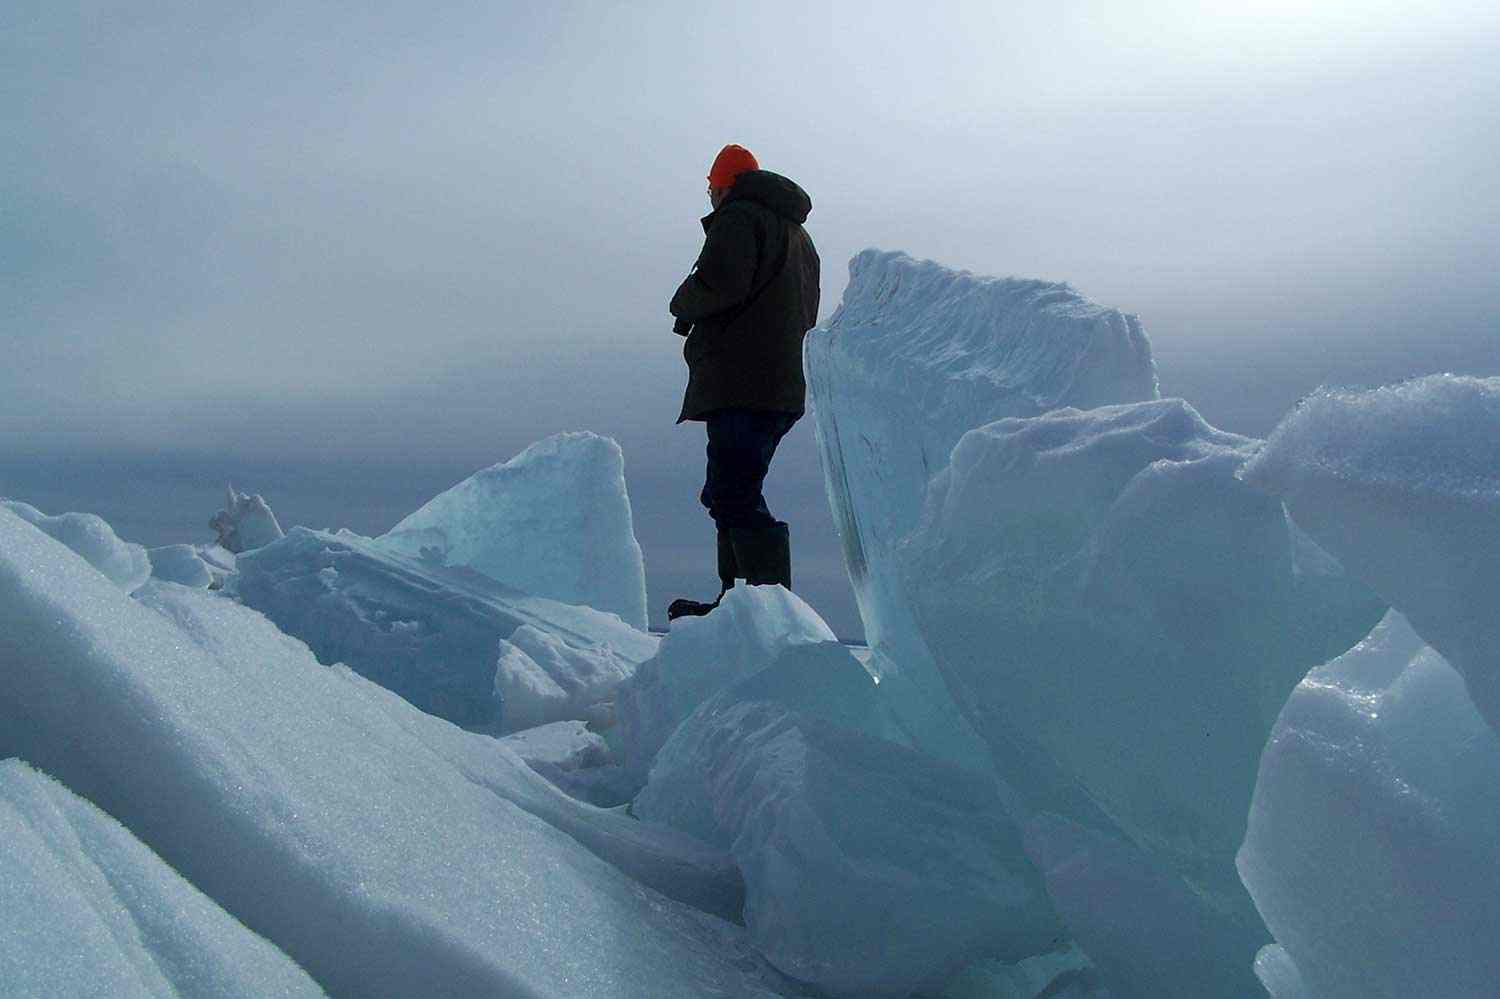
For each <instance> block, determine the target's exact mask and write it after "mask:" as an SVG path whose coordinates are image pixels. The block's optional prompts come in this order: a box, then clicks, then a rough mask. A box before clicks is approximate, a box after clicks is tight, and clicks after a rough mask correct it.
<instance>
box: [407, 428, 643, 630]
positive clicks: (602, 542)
mask: <svg viewBox="0 0 1500 999" xmlns="http://www.w3.org/2000/svg"><path fill="white" fill-rule="evenodd" d="M378 541H379V543H380V544H382V545H385V546H387V547H389V548H390V549H391V550H392V551H397V552H401V553H403V554H406V555H411V556H423V557H426V558H429V559H432V560H435V561H437V562H439V563H441V564H445V565H454V566H467V567H468V568H470V569H473V570H475V571H476V572H482V573H484V574H485V575H486V576H489V577H491V578H492V579H495V580H497V581H499V582H501V583H505V584H507V585H509V586H513V587H515V588H516V589H518V590H523V591H525V592H527V593H530V594H533V595H535V596H539V597H550V598H551V599H553V600H557V601H559V602H561V603H568V604H584V605H586V606H588V607H594V608H597V609H599V610H602V611H611V612H613V613H615V614H618V615H620V617H621V618H622V619H623V620H624V621H625V622H626V623H628V624H630V625H633V626H634V627H636V628H639V629H641V630H642V631H644V630H645V629H646V570H645V562H644V560H643V559H642V556H641V546H640V545H639V544H638V543H637V542H636V539H635V532H634V529H633V527H632V526H631V516H630V497H629V495H628V494H627V493H626V491H625V459H624V456H623V455H622V454H621V452H620V446H619V445H618V444H616V443H615V442H614V441H613V440H611V439H609V438H607V437H600V436H598V435H597V434H591V433H563V434H556V435H554V436H552V437H548V438H547V439H546V440H543V441H539V442H537V443H536V444H533V445H531V446H530V447H528V448H527V449H526V450H524V451H522V452H521V453H520V454H518V455H516V456H515V457H514V458H512V459H511V460H510V461H507V462H504V463H503V464H498V465H493V466H491V467H489V468H486V469H483V470H482V471H479V472H475V473H474V474H473V475H471V476H469V477H468V478H467V479H465V480H464V481H462V482H460V483H459V484H458V485H456V486H454V487H453V488H451V489H449V490H448V491H446V492H444V493H441V494H439V495H438V496H435V497H434V498H433V499H431V500H429V501H428V502H427V503H426V504H425V505H424V506H423V507H422V508H421V509H419V510H417V511H416V512H415V513H413V514H411V515H410V516H408V517H407V518H406V519H404V520H402V521H401V522H400V523H399V524H397V525H396V526H395V527H394V528H392V529H391V530H390V532H389V533H387V534H385V535H382V536H381V537H380V538H379V539H378Z"/></svg>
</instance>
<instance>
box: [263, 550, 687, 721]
mask: <svg viewBox="0 0 1500 999" xmlns="http://www.w3.org/2000/svg"><path fill="white" fill-rule="evenodd" d="M237 565H238V575H237V576H236V578H235V580H234V591H235V593H237V594H238V596H239V598H240V599H241V600H243V601H244V603H245V604H247V605H248V606H250V607H254V608H255V609H256V610H258V611H260V612H262V613H263V614H265V615H266V616H267V617H269V618H270V619H271V620H272V621H273V622H275V623H276V625H277V626H278V627H279V628H281V630H282V631H285V632H286V633H287V634H289V635H295V636H296V637H297V638H300V639H301V640H302V641H304V642H306V643H307V644H308V645H309V646H310V647H311V648H312V650H313V652H314V654H316V655H317V657H318V658H319V659H320V660H321V661H323V662H325V663H335V662H342V663H345V664H347V665H348V666H350V667H352V668H353V669H354V670H356V671H357V672H359V673H361V674H362V675H364V676H366V677H369V678H370V679H372V680H374V681H375V682H376V683H379V684H380V685H382V686H384V687H387V688H389V689H391V690H394V691H395V692H396V693H398V694H400V695H401V696H402V697H405V698H406V699H407V700H409V701H411V702H412V703H413V704H415V705H416V706H417V707H419V708H422V709H423V710H424V711H428V712H431V713H433V714H437V715H441V716H442V717H444V718H447V719H449V720H451V721H455V722H457V723H459V724H461V725H466V726H471V727H490V726H495V725H501V726H505V725H506V724H507V723H506V719H505V708H504V707H503V705H501V704H500V702H499V701H498V699H497V698H496V680H497V670H498V668H499V666H500V661H501V659H502V656H503V655H511V654H510V653H509V651H508V650H506V649H504V648H502V645H501V643H502V641H503V640H508V639H511V638H512V637H513V636H514V635H515V633H516V631H517V629H518V628H520V627H522V626H523V625H534V626H536V627H538V628H540V629H541V630H542V631H543V632H545V633H546V634H547V635H548V636H550V638H549V639H548V641H552V642H561V643H566V644H567V645H569V646H571V647H573V648H574V649H577V650H581V651H580V656H581V660H589V661H591V662H594V663H595V664H596V665H597V666H598V669H599V670H600V671H601V674H602V673H603V672H607V671H608V670H609V669H616V668H619V669H624V668H628V667H630V666H632V665H633V664H634V663H638V662H640V661H641V660H643V659H645V658H647V657H648V656H650V655H651V654H652V653H654V652H655V651H656V645H657V640H656V639H655V638H653V637H652V636H650V635H648V634H646V633H644V632H641V631H637V630H636V629H634V628H632V627H630V626H629V625H627V624H625V623H624V622H623V621H621V620H620V618H619V617H618V616H616V615H614V614H608V613H605V612H603V611H597V610H592V609H590V608H587V607H574V606H570V605H568V604H561V603H558V602H557V601H555V600H548V599H545V598H542V597H534V596H530V595H527V594H525V593H522V592H520V591H518V590H515V589H512V588H511V587H508V586H505V585H504V584H501V583H497V582H495V581H494V580H493V579H491V578H490V577H488V576H485V575H483V574H481V573H478V572H476V571H474V570H472V569H468V568H463V567H448V566H443V565H441V564H439V563H437V562H434V561H431V560H424V559H421V558H413V557H409V556H406V555H402V554H400V553H398V552H394V551H391V550H390V549H389V548H388V547H387V546H384V545H381V544H377V543H375V542H372V541H371V540H370V539H368V538H362V537H360V536H359V535H357V534H352V533H350V532H348V531H340V532H339V533H337V534H329V533H327V532H323V531H310V530H308V529H307V528H303V527H294V528H292V530H291V533H290V534H288V535H287V536H286V537H284V538H282V539H281V540H280V541H277V542H276V543H274V544H271V545H267V546H266V547H264V548H261V549H258V550H256V551H254V552H247V553H246V554H244V555H241V556H240V557H239V558H238V559H237ZM540 645H541V643H540V642H538V643H534V645H533V647H535V648H540ZM581 660H580V661H579V662H572V661H571V660H570V662H571V663H572V667H576V668H577V670H578V673H577V675H576V676H575V677H574V679H577V680H578V681H579V683H580V686H579V687H578V688H576V689H577V690H581V691H584V693H585V694H586V695H587V696H588V697H602V696H604V694H603V691H604V688H605V687H606V686H607V684H606V683H604V682H603V681H602V679H601V674H595V675H592V676H590V675H588V674H587V671H586V670H584V668H583V666H582V665H581ZM511 661H514V662H521V660H520V658H519V657H518V656H514V655H511V659H510V660H507V662H511ZM532 665H535V666H537V672H536V674H533V675H532V676H531V678H532V679H533V680H534V681H535V691H534V693H533V692H531V691H527V692H523V694H524V696H521V697H520V704H519V705H518V710H520V711H521V712H522V714H523V717H522V719H521V720H520V722H519V724H520V725H526V724H534V723H535V722H537V721H550V720H557V719H558V718H560V717H563V716H565V715H566V714H567V711H566V710H563V709H565V708H566V706H567V705H568V704H570V703H572V700H571V696H572V695H571V694H570V692H569V690H568V689H566V688H564V687H562V686H561V685H560V681H562V680H567V682H570V683H571V682H573V681H572V680H570V679H568V678H567V676H565V675H564V674H562V673H559V674H558V675H557V676H556V677H554V676H551V675H550V674H547V673H546V671H545V670H544V669H542V668H541V666H539V665H537V664H536V663H535V661H534V660H532ZM570 668H571V667H570ZM544 679H545V680H547V681H549V682H551V684H552V686H551V687H546V686H545V685H543V684H542V681H543V680H544ZM584 681H587V682H586V683H585V682H584ZM559 692H560V693H561V696H560V697H559V696H558V693H559ZM528 698H529V700H528ZM528 714H529V716H528ZM511 727H515V726H511Z"/></svg>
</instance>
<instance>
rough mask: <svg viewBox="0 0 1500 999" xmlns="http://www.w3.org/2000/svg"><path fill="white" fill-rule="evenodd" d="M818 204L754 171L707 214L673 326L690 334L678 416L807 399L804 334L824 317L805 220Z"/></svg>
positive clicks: (791, 408)
mask: <svg viewBox="0 0 1500 999" xmlns="http://www.w3.org/2000/svg"><path fill="white" fill-rule="evenodd" d="M811 211H812V201H811V199H809V198H808V196H807V193H806V192H805V191H803V190H802V188H800V187H798V186H797V185H796V184H794V183H793V182H792V181H790V180H788V179H787V178H785V177H783V176H781V175H780V174H776V173H771V172H770V171H768V170H750V171H747V172H745V173H742V174H740V175H739V177H738V178H737V179H736V180H735V183H734V187H732V188H731V189H730V191H729V194H728V196H727V197H726V198H725V199H724V201H722V202H720V204H719V207H718V209H717V210H716V211H714V212H713V213H711V214H709V215H707V216H706V217H704V219H703V230H704V232H705V233H707V236H708V238H707V239H706V240H705V241H704V243H703V252H702V253H700V254H699V255H698V263H697V265H696V266H695V267H694V269H693V273H691V274H689V275H688V277H687V280H685V281H683V282H682V285H681V286H680V287H679V288H678V289H677V293H676V294H675V295H673V296H672V304H671V310H672V315H674V316H676V317H677V324H676V327H675V328H676V331H677V332H678V333H680V334H684V335H686V336H687V342H686V343H685V344H683V348H682V353H683V356H684V357H685V358H686V359H687V364H688V385H687V393H686V395H685V397H684V398H683V401H682V415H681V416H679V417H678V418H677V422H678V423H681V422H682V421H683V420H701V419H703V417H704V415H705V414H707V413H711V412H713V411H714V410H716V409H727V408H731V407H732V408H738V409H765V410H772V411H775V412H782V413H796V414H799V415H800V414H801V413H802V412H803V411H804V409H805V408H806V402H807V383H806V382H805V381H804V380H803V376H802V338H803V336H804V335H806V333H807V331H808V330H810V329H812V327H813V325H814V324H815V323H816V322H817V316H818V251H817V250H815V249H814V248H813V243H812V239H811V238H810V237H809V236H808V235H807V231H806V230H804V229H803V228H802V223H803V222H805V221H807V216H808V213H809V212H811Z"/></svg>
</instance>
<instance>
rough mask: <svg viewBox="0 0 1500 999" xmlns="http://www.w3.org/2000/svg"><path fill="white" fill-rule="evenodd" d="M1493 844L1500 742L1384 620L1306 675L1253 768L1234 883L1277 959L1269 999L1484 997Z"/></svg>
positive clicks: (1434, 657)
mask: <svg viewBox="0 0 1500 999" xmlns="http://www.w3.org/2000/svg"><path fill="white" fill-rule="evenodd" d="M1496 828H1500V737H1497V736H1496V734H1495V732H1494V731H1493V730H1492V729H1491V728H1490V727H1489V725H1487V724H1486V722H1485V720H1484V719H1483V718H1482V717H1481V716H1480V714H1479V712H1478V710H1477V709H1476V707H1475V705H1474V702H1473V701H1472V700H1471V699H1470V698H1469V696H1468V692H1467V690H1466V689H1465V685H1464V683H1463V679H1462V677H1460V675H1459V674H1458V672H1457V671H1456V670H1454V669H1453V668H1452V667H1451V666H1450V665H1449V664H1448V663H1447V661H1446V660H1445V659H1444V658H1443V657H1442V656H1441V655H1440V654H1439V653H1438V652H1437V651H1436V650H1434V649H1433V648H1431V647H1429V646H1428V645H1426V644H1425V642H1424V641H1423V638H1422V636H1419V635H1418V634H1417V633H1416V631H1415V630H1413V628H1412V627H1411V625H1410V624H1409V623H1408V622H1407V620H1406V619H1405V618H1404V617H1403V616H1402V615H1401V614H1400V613H1399V612H1397V611H1391V612H1390V613H1389V614H1388V615H1387V617H1386V618H1385V620H1384V621H1383V622H1382V623H1381V624H1380V626H1379V627H1378V628H1377V629H1376V630H1375V631H1374V632H1373V633H1372V634H1371V635H1370V636H1369V637H1368V638H1366V639H1365V641H1363V642H1361V643H1360V644H1359V645H1358V646H1356V647H1355V648H1354V649H1352V650H1351V651H1349V652H1348V653H1346V654H1345V655H1343V656H1341V657H1340V658H1338V659H1336V660H1334V661H1333V662H1330V663H1328V664H1327V665H1325V666H1323V667H1320V668H1319V669H1316V670H1313V671H1312V672H1311V673H1309V674H1308V676H1307V678H1306V679H1305V680H1304V681H1303V682H1302V683H1301V684H1300V685H1299V686H1298V687H1297V689H1296V691H1295V692H1294V693H1293V694H1292V697H1291V699H1290V700H1289V701H1288V702H1287V704H1286V707H1285V708H1284V709H1283V710H1282V712H1281V716H1280V718H1279V719H1278V720H1277V722H1276V727H1275V730H1274V731H1273V733H1272V735H1271V740H1270V742H1269V743H1268V744H1267V746H1266V750H1265V756H1264V758H1263V759H1262V760H1261V766H1260V777H1259V781H1258V782H1257V784H1256V789H1255V798H1254V803H1253V806H1252V808H1251V811H1250V819H1249V829H1248V831H1247V833H1246V836H1245V843H1244V847H1243V849H1242V850H1241V852H1240V857H1239V868H1240V873H1241V875H1242V876H1243V878H1244V880H1245V884H1246V885H1247V886H1248V887H1249V889H1250V892H1251V894H1252V895H1253V896H1254V898H1255V904H1256V906H1257V907H1258V908H1259V909H1260V912H1261V914H1262V915H1263V916H1264V917H1265V921H1266V925H1267V926H1269V927H1270V929H1271V931H1272V932H1273V933H1274V934H1275V936H1276V940H1277V943H1278V944H1279V945H1280V947H1281V951H1280V952H1276V951H1272V952H1270V953H1265V954H1262V955H1261V960H1260V961H1258V962H1257V967H1258V970H1259V971H1260V973H1261V975H1262V978H1263V980H1265V981H1266V983H1267V985H1268V986H1269V987H1271V990H1272V993H1273V995H1275V996H1276V997H1277V999H1289V997H1295V996H1299V995H1306V996H1317V997H1319V999H1353V997H1356V996H1358V997H1361V999H1394V997H1397V996H1418V995H1420V996H1423V997H1430V999H1458V997H1460V996H1463V997H1472V996H1481V995H1493V994H1494V989H1495V983H1496V982H1497V981H1500V947H1497V946H1496V942H1497V940H1500V842H1497V840H1496V838H1495V830H1496ZM1299 979H1300V982H1303V983H1305V985H1302V986H1301V988H1300V991H1299V987H1298V982H1299Z"/></svg>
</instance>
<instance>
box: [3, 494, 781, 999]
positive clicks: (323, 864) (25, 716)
mask: <svg viewBox="0 0 1500 999" xmlns="http://www.w3.org/2000/svg"><path fill="white" fill-rule="evenodd" d="M142 598H143V599H144V600H145V601H146V602H145V603H142V602H140V601H137V600H133V599H131V598H129V597H127V596H126V595H125V594H123V593H121V592H120V591H119V589H118V588H117V587H115V586H114V585H113V584H111V583H110V582H108V581H107V580H105V579H104V578H103V577H101V576H100V575H99V573H98V572H96V571H95V570H94V569H93V568H91V567H90V566H88V565H87V564H86V563H84V562H83V561H82V560H81V559H80V558H79V557H78V556H76V555H75V554H73V553H72V552H71V551H69V550H68V549H67V548H65V547H63V546H62V545H60V544H58V543H56V542H55V541H53V540H52V539H50V538H48V537H47V536H46V535H44V534H42V533H41V532H40V531H38V530H36V529H35V528H33V527H32V526H30V525H29V524H27V523H25V522H24V521H22V520H21V519H20V518H18V517H16V516H15V515H14V514H12V513H10V512H9V511H3V510H0V757H5V756H19V757H22V758H24V759H26V760H28V761H30V762H31V763H33V764H34V765H36V766H37V767H39V768H42V769H45V770H46V771H47V772H49V773H52V774H54V775H55V776H56V777H57V778H58V779H59V780H61V781H63V782H65V783H66V784H67V786H68V787H69V788H71V789H72V790H74V791H75V792H77V793H79V794H80V795H82V796H84V797H86V798H87V799H88V800H90V801H92V802H94V803H95V804H97V805H98V806H99V807H101V808H103V809H104V810H106V811H107V812H109V813H110V814H111V815H113V816H115V817H116V818H118V819H119V820H120V821H121V822H123V823H124V824H125V826H126V827H127V828H129V829H130V831H131V832H132V833H133V834H134V835H135V836H136V837H137V838H139V839H140V840H141V841H142V842H144V843H145V844H146V845H147V846H149V847H150V848H151V849H152V850H154V851H155V852H156V853H157V854H158V855H160V856H161V857H162V859H163V860H165V861H166V862H167V863H168V864H170V865H171V866H172V867H173V868H175V869H176V870H177V871H179V872H181V873H182V875H183V876H184V877H186V878H188V879H189V880H190V881H191V882H192V883H193V884H194V885H195V886H196V887H197V888H198V889H200V890H201V891H203V892H205V893H206V894H207V895H208V896H209V897H211V898H213V899H214V901H215V902H216V903H218V904H219V905H220V906H221V907H223V908H224V909H225V910H226V911H228V912H229V913H231V914H232V915H234V916H235V917H236V918H237V919H239V920H240V921H242V922H243V923H244V924H245V925H246V926H247V927H249V928H251V929H252V930H254V931H256V932H257V933H259V934H261V935H262V936H264V937H265V938H266V939H267V940H269V941H270V942H271V943H273V944H274V945H276V946H277V947H278V948H280V949H281V950H282V951H283V952H284V953H286V954H288V955H289V956H291V957H292V958H293V959H295V960H296V961H297V962H298V963H299V964H300V965H301V966H302V967H303V968H305V969H306V970H307V971H308V972H309V973H310V974H311V975H312V976H313V977H314V978H315V979H316V980H317V981H318V982H319V983H320V984H321V985H322V986H323V987H324V988H326V989H327V990H328V991H329V992H330V993H333V994H365V995H370V994H382V995H398V994H399V995H424V996H433V997H438V996H469V995H477V994H494V995H517V996H564V995H590V996H620V997H631V999H635V997H639V996H642V995H662V996H666V995H682V996H699V995H703V996H709V995H722V996H757V995H765V996H769V995H773V994H775V993H776V992H777V991H779V990H783V989H784V988H785V987H787V986H786V983H785V982H784V979H783V978H782V977H781V976H779V975H778V974H777V973H776V972H775V971H774V970H773V969H771V968H770V967H769V966H767V965H766V964H764V962H762V961H760V960H759V959H758V958H757V957H756V956H755V955H754V953H753V952H752V951H751V950H750V949H749V947H748V944H747V938H746V935H745V933H744V931H743V930H741V929H740V928H738V927H736V926H734V925H732V924H730V923H727V922H724V921H723V920H720V919H718V918H715V917H714V916H711V915H708V914H706V913H705V912H703V911H699V910H698V909H695V908H691V907H689V906H687V905H684V904H682V903H680V902H676V901H673V900H671V899H669V898H668V897H666V896H665V895H663V894H661V893H659V892H658V891H656V890H653V889H652V888H651V887H647V885H653V884H654V885H657V886H659V887H662V888H665V889H667V890H669V891H673V892H674V893H675V894H676V895H677V896H678V897H679V898H681V897H692V896H696V897H695V898H694V899H693V902H694V904H695V905H697V906H699V907H701V908H702V909H710V910H714V911H723V910H726V909H732V908H733V905H734V898H733V893H734V890H735V885H734V871H733V865H732V864H730V863H728V862H727V859H726V858H724V857H723V855H722V854H719V853H717V852H716V851H714V850H713V849H711V848H709V847H707V846H704V845H701V844H697V843H695V842H694V841H691V840H688V839H686V838H685V837H683V836H682V835H681V834H679V833H674V832H672V831H670V830H666V829H662V828H660V827H655V826H651V825H649V824H644V823H638V822H635V821H632V820H631V819H629V818H626V817H625V816H621V815H617V814H614V813H612V812H607V811H601V810H599V809H594V808H590V807H589V806H587V805H584V804H581V803H579V802H576V801H573V800H572V799H570V798H568V797H567V796H565V795H563V794H562V793H561V792H559V791H558V790H556V789H555V788H553V787H552V786H551V785H550V784H548V783H547V782H546V781H544V780H543V779H542V778H541V777H539V776H537V775H536V774H534V773H533V772H532V771H531V770H530V769H529V768H527V767H526V765H525V764H524V763H522V762H521V760H520V759H519V758H517V757H516V756H515V755H514V754H513V753H511V752H510V751H508V750H506V749H505V748H504V747H503V746H500V745H499V744H498V742H496V741H495V740H493V739H490V738H488V737H486V736H481V735H475V734H472V733H467V732H463V731H461V730H458V729H456V728H454V727H453V726H451V725H449V724H447V723H445V722H443V721H441V720H439V719H436V718H433V717H431V716H428V715H424V714H422V713H421V712H419V711H417V710H415V709H413V708H412V707H411V706H409V705H408V704H406V703H404V702H403V701H402V700H401V699H399V698H397V697H396V696H395V695H393V694H391V693H389V692H387V691H385V690H383V689H382V688H380V687H377V686H375V685H373V684H371V683H369V682H367V681H365V680H363V679H362V678H360V677H358V676H357V675H356V674H354V673H352V672H350V671H348V670H346V669H342V668H328V667H325V666H323V665H321V664H319V663H318V662H317V661H316V660H315V659H314V658H313V656H312V655H311V653H310V652H309V651H308V650H307V648H306V647H305V646H303V645H302V644H301V643H300V642H298V641H296V640H294V639H292V638H290V637H288V636H286V635H284V634H282V633H281V632H279V631H277V630H276V629H275V628H274V627H273V626H272V625H271V624H270V623H269V622H268V621H266V620H265V619H264V618H263V617H261V616H260V615H258V614H256V613H254V612H253V611H250V610H248V609H246V608H244V607H241V606H237V605H236V604H234V603H233V602H231V601H229V600H226V599H223V598H222V597H220V596H217V595H215V594H212V593H209V592H207V591H203V590H197V589H189V588H185V587H180V586H174V585H172V584H164V583H151V584H148V585H147V586H146V587H145V588H143V591H142ZM231 861H232V862H231Z"/></svg>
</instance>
